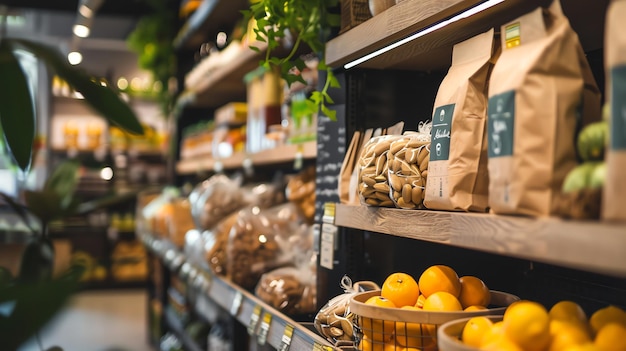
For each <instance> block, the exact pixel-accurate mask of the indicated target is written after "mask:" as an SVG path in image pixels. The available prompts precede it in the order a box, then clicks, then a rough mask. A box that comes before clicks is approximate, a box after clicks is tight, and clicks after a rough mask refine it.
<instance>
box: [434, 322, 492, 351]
mask: <svg viewBox="0 0 626 351" xmlns="http://www.w3.org/2000/svg"><path fill="white" fill-rule="evenodd" d="M487 318H489V319H491V321H492V322H494V323H495V322H499V321H501V320H502V316H487ZM470 319H471V317H469V318H463V319H457V320H453V321H450V322H447V323H444V324H443V325H441V327H439V330H437V345H438V346H439V351H479V350H478V349H477V348H475V347H472V346H468V345H465V344H463V343H462V342H461V334H462V333H463V328H465V324H466V323H467V321H469V320H470Z"/></svg>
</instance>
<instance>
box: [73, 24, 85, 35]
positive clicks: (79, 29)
mask: <svg viewBox="0 0 626 351" xmlns="http://www.w3.org/2000/svg"><path fill="white" fill-rule="evenodd" d="M73 31H74V34H75V35H76V36H77V37H79V38H87V37H88V36H89V27H87V26H84V25H82V24H76V25H74V30H73Z"/></svg>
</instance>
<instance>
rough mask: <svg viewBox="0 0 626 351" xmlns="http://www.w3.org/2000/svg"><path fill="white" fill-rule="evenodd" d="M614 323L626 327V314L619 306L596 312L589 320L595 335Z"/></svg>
mask: <svg viewBox="0 0 626 351" xmlns="http://www.w3.org/2000/svg"><path fill="white" fill-rule="evenodd" d="M612 322H614V323H619V324H622V325H626V312H624V310H622V309H621V308H619V307H617V306H612V305H611V306H607V307H604V308H601V309H599V310H597V311H595V312H594V313H593V314H592V315H591V318H589V323H590V324H591V329H592V330H593V332H594V333H597V332H598V331H599V330H600V329H602V327H603V326H604V325H606V324H608V323H612Z"/></svg>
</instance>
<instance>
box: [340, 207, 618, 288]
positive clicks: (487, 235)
mask: <svg viewBox="0 0 626 351" xmlns="http://www.w3.org/2000/svg"><path fill="white" fill-rule="evenodd" d="M335 224H336V225H338V226H342V227H349V228H355V229H361V230H367V231H372V232H379V233H383V234H391V235H396V236H401V237H406V238H411V239H419V240H425V241H430V242H436V243H441V244H446V245H452V246H458V247H463V248H468V249H473V250H479V251H486V252H490V253H495V254H501V255H507V256H513V257H518V258H523V259H528V260H533V261H537V262H544V263H550V264H556V265H560V266H564V267H570V268H575V269H580V270H584V271H590V272H595V273H601V274H607V275H612V276H618V277H626V255H625V254H624V253H625V252H626V224H616V223H604V222H593V221H568V220H561V219H558V218H539V219H537V218H525V217H515V216H499V215H492V214H475V213H457V212H443V211H430V210H401V209H391V208H380V207H369V206H354V205H343V204H337V207H336V213H335Z"/></svg>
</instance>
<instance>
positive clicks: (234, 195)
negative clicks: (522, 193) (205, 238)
mask: <svg viewBox="0 0 626 351" xmlns="http://www.w3.org/2000/svg"><path fill="white" fill-rule="evenodd" d="M241 182H242V181H241V179H237V178H235V179H231V178H229V177H227V176H225V175H223V174H217V175H214V176H212V177H211V178H209V179H207V180H205V181H203V182H202V183H200V184H198V185H197V186H196V188H195V189H194V190H193V191H192V192H191V193H190V194H189V201H190V202H191V205H192V208H191V214H192V216H193V219H194V222H195V223H196V227H197V229H200V230H204V229H210V228H212V227H213V226H214V225H216V224H217V222H219V221H220V220H221V219H222V218H224V217H226V216H228V215H229V214H231V213H233V212H235V211H237V210H239V209H240V208H242V207H243V206H245V205H246V204H247V202H246V198H245V196H244V195H245V193H244V192H243V191H242V189H241Z"/></svg>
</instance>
